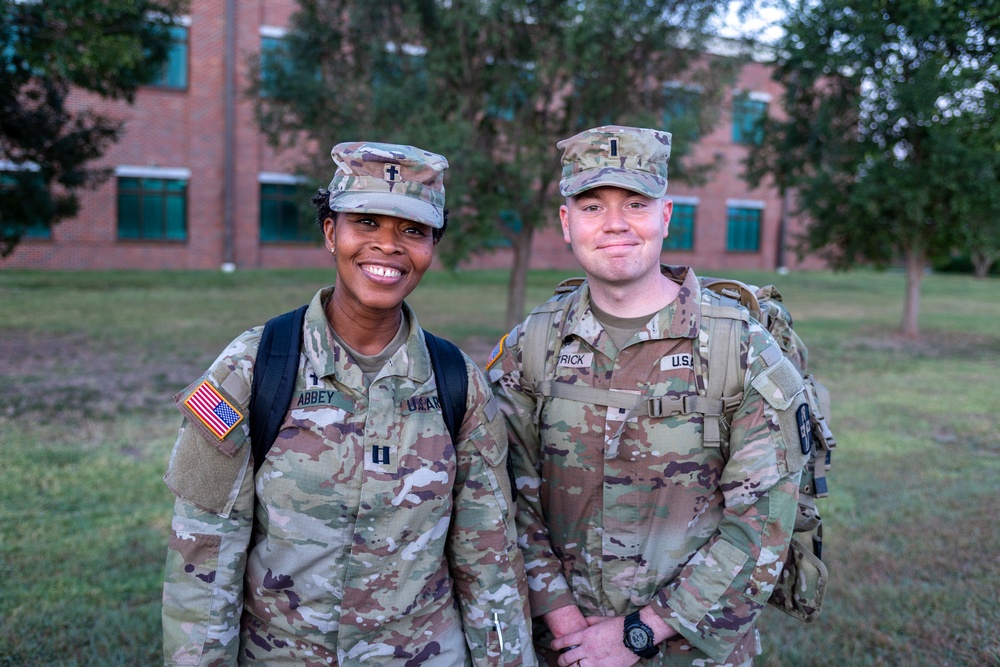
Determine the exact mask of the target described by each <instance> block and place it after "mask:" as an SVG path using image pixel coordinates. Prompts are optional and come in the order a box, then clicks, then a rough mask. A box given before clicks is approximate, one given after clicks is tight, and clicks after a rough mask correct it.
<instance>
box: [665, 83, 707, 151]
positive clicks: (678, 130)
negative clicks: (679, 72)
mask: <svg viewBox="0 0 1000 667" xmlns="http://www.w3.org/2000/svg"><path fill="white" fill-rule="evenodd" d="M700 116H701V92H700V91H698V90H696V89H693V88H685V87H682V86H676V85H674V86H667V87H665V88H664V90H663V128H664V129H665V130H666V131H667V132H670V133H671V134H672V135H674V136H675V137H678V138H681V137H683V138H684V139H686V140H687V141H697V140H698V138H699V137H700V136H701V127H700V122H699V118H700Z"/></svg>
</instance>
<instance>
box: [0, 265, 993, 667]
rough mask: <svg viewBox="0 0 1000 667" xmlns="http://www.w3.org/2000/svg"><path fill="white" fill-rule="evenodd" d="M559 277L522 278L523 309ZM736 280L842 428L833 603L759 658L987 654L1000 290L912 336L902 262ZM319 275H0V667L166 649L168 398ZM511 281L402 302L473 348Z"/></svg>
mask: <svg viewBox="0 0 1000 667" xmlns="http://www.w3.org/2000/svg"><path fill="white" fill-rule="evenodd" d="M717 273H718V272H717ZM566 275H568V274H565V273H556V272H536V273H533V274H531V276H530V280H529V294H528V302H529V303H532V304H534V303H538V302H540V301H542V300H544V299H545V298H547V296H548V295H549V294H550V293H551V289H552V286H553V285H554V284H555V283H556V282H557V281H558V280H559V279H561V278H563V277H566ZM732 277H737V278H741V279H744V280H747V281H749V282H754V283H758V284H761V283H764V282H774V283H775V284H777V285H778V287H779V288H780V289H781V292H782V294H783V295H784V300H785V303H786V305H787V306H788V307H789V308H790V310H791V311H792V313H793V315H794V316H795V322H796V330H797V331H798V332H799V333H800V334H801V335H802V337H803V338H804V339H805V341H806V343H807V344H808V345H809V352H810V356H809V363H810V370H811V371H812V372H814V373H815V374H816V375H817V376H818V377H819V378H820V379H821V380H823V382H824V383H825V384H826V385H827V386H828V387H829V388H830V390H831V393H832V395H833V401H834V407H833V415H832V419H831V423H832V426H833V428H834V431H835V433H836V435H837V439H838V441H839V447H838V449H837V451H836V452H835V456H834V469H833V470H832V471H831V478H830V487H831V497H830V498H829V499H828V500H826V501H821V507H820V509H821V511H822V512H823V514H824V516H825V517H826V519H827V523H826V531H825V535H824V541H825V552H824V555H825V558H826V561H827V564H828V567H829V569H830V574H831V583H830V589H829V593H828V599H827V603H826V607H825V609H824V611H823V614H822V615H821V617H820V619H819V620H818V621H817V622H816V623H814V624H812V625H809V626H806V625H802V624H799V623H797V622H795V621H792V620H791V619H789V618H787V617H785V616H783V615H782V614H780V612H778V611H777V610H774V609H770V608H769V609H767V610H766V611H765V614H764V617H763V619H762V622H761V628H762V631H763V641H764V649H765V654H764V656H763V658H762V659H761V660H760V662H759V664H760V665H765V666H771V667H776V666H780V665H786V666H790V667H798V666H805V665H830V666H834V665H836V666H841V665H928V666H930V665H934V666H938V665H950V666H953V667H954V666H960V665H969V666H973V665H975V666H980V665H982V666H987V665H998V664H1000V631H998V630H997V628H998V627H1000V531H998V530H997V529H996V517H997V514H998V509H1000V502H998V501H997V493H998V491H1000V435H998V431H1000V416H998V414H997V413H998V408H1000V398H998V397H1000V282H998V281H997V280H996V279H992V280H987V281H976V280H973V279H970V278H966V277H956V276H928V277H927V278H926V279H925V281H924V283H925V284H924V289H923V300H922V308H921V319H920V322H921V328H922V331H923V333H922V336H921V337H920V338H919V339H917V340H907V339H904V338H902V337H900V336H899V335H898V334H897V333H896V332H897V330H898V327H899V323H900V320H901V315H902V299H903V289H904V284H903V277H902V276H901V275H899V274H893V273H888V274H876V273H869V272H857V273H850V274H844V275H833V274H829V273H802V274H791V275H787V276H775V275H773V274H763V273H756V274H755V273H737V274H734V275H733V276H732ZM330 279H331V276H330V274H329V272H326V271H305V270H303V271H266V272H265V271H260V272H238V273H234V274H222V273H217V272H184V273H160V272H107V273H105V272H101V273H34V272H15V271H4V272H0V460H2V461H3V463H4V469H3V472H2V473H0V667H15V666H16V667H22V666H26V665H100V666H105V665H155V664H162V659H161V656H160V627H159V600H160V587H161V583H162V582H161V577H162V569H163V561H164V556H165V548H166V541H167V532H168V530H169V523H170V515H171V505H172V496H171V494H170V493H169V491H168V490H167V489H166V487H165V486H164V485H163V483H162V481H161V479H160V478H161V476H162V474H163V471H164V468H165V465H166V461H167V457H168V455H169V453H170V448H171V445H172V444H173V439H174V435H175V433H176V428H177V426H178V425H179V415H178V413H177V412H176V410H175V408H174V407H173V404H172V401H171V396H172V395H173V394H174V393H175V392H176V391H178V390H179V389H181V388H183V387H184V386H185V385H186V384H187V383H188V382H190V381H191V380H193V379H195V378H196V377H197V376H198V375H199V374H200V373H201V372H202V370H203V369H204V368H205V367H206V366H207V365H208V364H209V363H211V361H212V360H213V359H214V358H215V356H216V355H217V354H218V353H219V352H220V351H221V350H222V348H223V346H224V345H225V344H226V343H227V342H228V341H229V340H231V339H232V338H233V337H234V336H235V335H237V334H238V333H239V332H240V331H242V330H244V329H246V328H248V327H250V326H254V325H256V324H260V323H262V322H263V321H265V320H266V319H267V318H268V317H270V316H272V315H275V314H278V313H280V312H284V311H285V310H289V309H291V308H292V307H294V306H297V305H299V304H302V303H305V302H307V301H308V300H309V299H310V298H311V297H312V295H313V293H314V292H315V291H316V289H318V288H319V287H320V286H322V285H324V284H325V283H326V282H328V281H329V280H330ZM505 280H506V275H505V274H504V273H503V272H464V273H461V274H449V273H445V272H440V273H431V274H428V275H427V276H426V277H425V279H424V282H423V283H422V284H421V285H420V287H419V288H418V289H417V291H416V292H414V294H413V295H412V296H411V298H410V303H411V305H413V307H414V308H415V310H416V312H417V314H418V317H419V318H420V322H421V324H422V325H423V326H424V327H426V328H427V329H430V330H431V331H434V332H435V333H440V334H442V335H445V336H448V337H450V338H452V339H453V340H455V341H456V342H458V343H459V344H460V345H463V346H464V347H465V348H466V349H467V350H468V351H469V352H470V354H472V355H473V357H474V358H476V359H478V360H481V361H485V358H486V356H487V354H488V353H489V350H490V349H491V348H492V346H493V344H494V343H495V341H496V339H497V338H498V337H499V336H500V335H502V333H504V331H503V326H502V319H503V312H504V307H505V297H506V283H505Z"/></svg>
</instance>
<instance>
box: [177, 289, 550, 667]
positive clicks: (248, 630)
mask: <svg viewBox="0 0 1000 667" xmlns="http://www.w3.org/2000/svg"><path fill="white" fill-rule="evenodd" d="M332 292H333V291H332V288H327V289H325V290H322V291H321V292H319V293H318V294H317V295H316V297H315V298H314V299H313V301H312V303H311V304H310V306H309V309H308V310H307V313H306V318H305V324H304V342H303V351H302V355H301V360H300V368H299V375H298V379H297V384H296V391H295V394H294V397H293V400H292V405H291V406H290V410H289V412H288V414H287V416H286V418H285V422H284V424H283V425H282V430H281V431H280V432H279V434H278V437H277V439H276V441H275V443H274V445H273V447H272V448H271V450H270V452H269V453H268V455H267V459H266V461H265V462H264V464H263V465H262V467H261V469H260V471H259V473H258V475H257V477H256V480H254V479H253V478H252V473H250V474H248V473H247V470H248V468H249V458H250V453H249V452H250V447H249V445H248V442H247V441H246V435H245V433H244V432H243V431H242V430H241V429H240V428H239V425H237V428H235V429H234V430H233V434H230V435H229V436H227V438H228V440H226V441H220V440H219V438H218V437H217V436H216V435H214V434H213V433H211V432H210V431H209V430H207V429H206V428H205V427H204V425H203V424H202V423H201V420H200V419H198V418H197V417H196V416H193V415H192V414H191V413H190V411H186V413H185V414H186V416H187V418H186V419H185V421H184V425H183V426H182V429H181V434H180V436H179V437H178V440H177V444H176V445H175V447H174V452H173V454H172V455H171V461H170V469H169V470H168V472H167V475H166V480H167V483H168V484H169V485H170V486H171V488H172V489H173V490H174V491H175V493H177V494H178V498H177V500H176V503H175V511H174V518H173V525H172V534H171V538H170V544H169V547H168V555H167V566H166V578H165V584H164V592H163V626H164V655H165V662H166V664H167V665H236V664H239V665H278V664H283V665H284V664H287V665H307V666H312V665H325V666H329V665H356V664H374V665H400V666H402V665H424V666H428V667H430V666H435V667H453V666H455V665H534V664H536V661H535V658H534V654H533V651H532V646H531V639H530V628H529V625H528V611H527V602H526V600H527V589H526V580H525V576H524V569H523V568H524V564H523V560H522V557H521V553H520V550H519V549H518V548H517V544H516V539H517V535H516V527H515V525H514V513H515V511H514V510H515V507H514V505H513V504H512V501H511V493H510V491H511V490H510V481H509V477H508V474H507V470H506V456H507V440H506V435H505V432H504V426H503V420H502V419H501V418H500V416H499V413H498V408H497V406H496V403H495V400H494V399H493V397H492V394H491V393H490V391H489V387H488V385H487V383H486V380H485V378H484V377H483V375H482V373H481V372H480V371H479V370H478V368H477V367H476V366H475V365H474V364H473V363H472V362H471V361H470V360H468V358H466V365H467V367H468V371H469V392H468V411H467V414H466V419H465V421H464V423H463V425H462V428H461V431H460V437H459V442H458V445H457V447H455V446H453V444H452V442H451V438H450V436H449V435H448V431H447V429H446V427H445V424H444V421H443V419H442V417H441V414H440V405H439V402H438V398H437V390H436V386H435V382H434V379H433V377H432V370H431V364H430V358H429V356H428V353H427V350H426V347H425V343H424V338H423V333H422V331H421V330H420V328H419V326H418V325H417V321H416V319H415V317H414V315H413V313H412V311H411V310H410V309H409V307H408V306H407V305H406V304H405V303H404V304H403V311H404V315H405V317H407V318H408V322H409V325H410V335H409V337H408V339H407V340H406V342H405V344H404V345H403V346H401V347H400V349H399V350H397V351H396V352H395V354H394V355H393V356H392V357H391V358H390V360H389V361H388V362H387V363H386V364H385V366H384V367H383V368H382V370H381V371H380V373H379V374H378V376H377V377H376V379H375V380H374V381H373V382H372V384H371V386H370V387H369V389H368V390H367V391H361V390H358V389H356V388H357V387H363V386H364V384H363V381H362V371H361V369H360V368H359V367H358V365H357V364H356V363H354V362H353V361H352V359H351V358H350V357H349V356H348V354H347V353H346V352H345V350H344V349H343V348H342V347H341V346H339V345H338V344H337V343H336V342H335V341H334V340H333V338H332V337H331V335H330V330H329V328H328V325H327V322H326V317H325V314H324V303H325V302H326V300H328V299H329V297H330V296H331V295H332ZM260 332H261V327H258V328H255V329H252V330H250V331H248V332H246V333H244V334H242V335H240V336H239V337H238V338H237V339H236V340H235V341H233V342H232V343H231V344H230V345H229V347H228V348H227V349H226V350H225V351H224V352H223V353H222V355H221V356H220V357H219V358H218V359H217V360H216V361H215V363H214V364H213V365H212V367H211V368H210V369H209V371H208V372H207V373H206V375H205V376H204V379H207V380H208V381H209V382H210V383H211V384H212V385H213V386H214V387H216V388H217V389H218V391H219V392H221V393H222V394H223V395H224V396H225V397H227V398H228V399H231V400H232V402H233V403H234V404H235V405H236V408H237V409H238V410H242V411H244V414H245V407H246V401H247V398H246V395H248V394H249V387H250V382H251V379H252V377H251V371H252V366H253V361H254V358H255V356H256V348H257V345H258V343H259V337H260ZM199 384H200V381H199V382H196V383H194V384H192V386H191V387H189V388H188V389H187V390H185V391H183V392H181V393H180V394H179V395H178V403H179V405H181V406H184V405H185V404H184V400H185V399H186V397H187V395H188V394H190V393H191V392H192V391H193V388H195V387H197V386H199ZM240 399H242V401H241V400H240ZM230 452H232V454H230ZM227 461H230V462H231V463H226V462H227ZM204 467H211V468H212V469H213V470H216V471H218V470H222V471H223V472H214V473H212V475H211V478H212V481H213V483H215V484H219V483H223V479H222V477H223V476H225V475H228V486H225V487H224V490H223V492H221V493H219V492H214V491H205V490H204V489H202V488H201V487H200V486H199V485H198V484H197V483H190V482H189V481H188V480H189V478H195V479H196V480H197V479H199V478H200V477H199V475H201V471H202V468H204ZM250 469H251V470H252V468H250ZM498 630H499V632H498ZM501 634H502V643H503V645H502V647H501V636H500V635H501Z"/></svg>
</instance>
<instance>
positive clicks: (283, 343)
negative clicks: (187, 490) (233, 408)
mask: <svg viewBox="0 0 1000 667" xmlns="http://www.w3.org/2000/svg"><path fill="white" fill-rule="evenodd" d="M308 307H309V306H302V307H301V308H298V309H296V310H293V311H291V312H288V313H285V314H283V315H278V316H277V317H274V318H271V319H270V320H268V322H267V324H265V325H264V332H263V334H261V337H260V347H258V349H257V360H256V361H255V362H254V370H253V385H252V386H251V389H250V446H251V451H252V452H253V472H254V475H256V474H257V471H258V470H260V466H261V465H262V464H263V463H264V458H265V457H266V456H267V452H268V451H269V450H270V449H271V445H273V444H274V439H275V438H277V437H278V431H279V430H280V429H281V422H282V421H284V419H285V413H286V412H288V406H289V405H290V404H291V402H292V392H293V391H295V380H296V377H297V375H298V367H299V351H300V349H301V346H302V323H303V321H304V320H305V314H306V309H307V308H308Z"/></svg>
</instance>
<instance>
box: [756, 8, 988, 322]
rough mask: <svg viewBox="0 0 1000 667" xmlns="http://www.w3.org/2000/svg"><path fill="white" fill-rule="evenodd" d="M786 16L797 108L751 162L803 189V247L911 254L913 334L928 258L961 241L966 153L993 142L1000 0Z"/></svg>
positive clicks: (781, 76)
mask: <svg viewBox="0 0 1000 667" xmlns="http://www.w3.org/2000/svg"><path fill="white" fill-rule="evenodd" d="M785 16H786V19H785V20H784V24H783V29H784V35H783V36H782V37H781V38H780V39H779V40H778V41H777V43H776V52H777V56H776V62H775V79H776V80H777V81H779V82H780V83H782V84H783V85H784V87H785V96H784V100H783V107H784V112H785V114H786V115H787V118H786V119H784V120H776V119H769V120H768V121H767V123H766V128H765V132H766V136H767V139H766V141H765V142H764V145H763V146H762V147H761V148H760V149H758V150H756V151H754V152H752V153H751V156H750V158H749V160H748V176H749V177H750V180H751V182H759V180H760V179H762V178H763V177H764V176H765V175H767V174H770V175H772V176H773V177H774V178H775V180H776V181H777V182H778V184H779V185H780V186H782V187H784V188H788V189H791V190H792V191H794V192H795V194H796V202H797V206H798V209H799V211H800V212H804V213H806V214H807V215H808V217H809V218H810V219H811V223H810V224H809V225H808V227H807V231H806V234H805V236H804V238H803V239H802V246H801V247H800V249H811V250H814V251H818V252H820V253H821V254H823V255H825V256H826V257H827V259H828V260H830V261H831V262H832V263H833V265H834V266H835V267H836V268H840V269H847V268H851V267H853V266H856V265H858V264H860V263H872V264H874V265H875V266H878V267H885V266H888V265H889V264H891V263H893V262H895V261H897V260H898V259H900V258H902V259H903V262H904V264H905V267H906V297H905V304H904V309H903V322H902V331H903V333H904V334H905V335H907V336H915V335H917V334H918V332H919V327H918V315H919V302H920V282H921V278H922V276H923V274H924V271H925V268H926V266H927V264H928V260H930V259H932V258H935V257H938V256H940V255H943V254H947V253H949V252H951V250H952V248H953V247H955V246H956V244H957V243H958V242H959V238H960V237H959V230H960V228H961V224H960V220H959V219H958V217H957V216H959V215H960V213H961V212H962V211H963V210H964V209H966V208H968V206H970V205H971V204H970V202H969V201H968V198H967V197H966V195H967V194H968V191H969V190H970V189H972V188H975V187H978V186H979V185H981V182H980V181H977V180H969V179H972V178H973V176H972V175H971V174H970V168H969V167H970V165H973V164H975V161H976V160H979V159H981V158H982V155H983V152H982V150H981V149H982V146H983V143H984V140H985V139H989V141H988V142H987V143H988V145H989V146H994V145H995V144H994V142H993V141H992V138H991V137H990V136H989V134H988V128H989V126H990V125H991V122H990V121H991V120H992V118H993V115H992V111H991V109H990V107H991V102H990V99H991V97H994V96H995V95H996V93H997V90H998V89H1000V52H998V49H1000V0H971V1H969V2H963V3H952V2H948V1H947V0H876V1H875V2H871V1H869V0H828V1H824V2H815V1H811V0H808V1H807V0H801V1H800V2H796V3H789V4H788V6H786V9H785ZM993 161H995V159H994V160H992V161H991V163H992V162H993ZM983 173H985V172H983V171H982V170H980V176H981V175H982V174H983ZM994 187H995V186H994Z"/></svg>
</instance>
